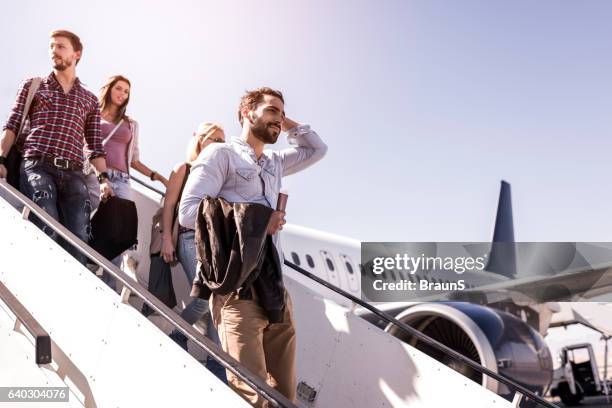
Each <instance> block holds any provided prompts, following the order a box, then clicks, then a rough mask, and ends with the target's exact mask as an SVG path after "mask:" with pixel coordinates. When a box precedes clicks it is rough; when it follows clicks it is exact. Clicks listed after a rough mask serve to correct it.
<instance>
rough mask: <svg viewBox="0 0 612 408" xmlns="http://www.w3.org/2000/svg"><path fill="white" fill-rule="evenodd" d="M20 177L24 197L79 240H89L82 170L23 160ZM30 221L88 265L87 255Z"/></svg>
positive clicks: (87, 210)
mask: <svg viewBox="0 0 612 408" xmlns="http://www.w3.org/2000/svg"><path fill="white" fill-rule="evenodd" d="M20 178H21V180H20V189H21V192H22V193H23V194H24V195H25V196H26V197H28V198H29V199H31V200H32V201H34V203H36V204H38V206H40V207H41V208H42V209H43V210H45V212H46V213H47V214H49V215H50V216H51V217H53V218H54V219H55V220H57V221H59V222H60V224H62V225H63V226H64V227H66V228H67V229H68V230H69V231H70V232H72V233H73V234H74V235H76V236H77V237H78V238H80V239H81V240H83V241H84V242H87V241H88V239H89V233H90V224H89V215H90V213H91V203H90V201H89V194H88V192H87V187H86V186H85V180H84V177H83V173H82V172H81V171H73V170H61V169H58V168H57V167H55V166H53V165H51V164H49V163H47V162H44V161H41V160H38V159H23V161H22V162H21V167H20ZM33 222H34V223H35V224H37V225H39V226H40V227H41V229H42V230H43V231H44V232H45V233H46V234H47V235H49V236H50V237H51V238H53V239H54V240H56V241H58V243H60V245H62V246H63V247H64V248H65V249H66V250H67V251H68V252H69V253H70V254H71V255H72V256H74V257H75V258H76V259H77V260H78V261H79V262H81V263H82V264H85V263H86V262H87V256H85V255H84V254H83V253H81V252H80V251H79V250H77V249H76V248H74V247H73V246H72V245H69V244H68V243H66V242H65V241H64V240H63V239H60V237H58V236H57V233H55V232H54V231H53V230H52V229H51V228H49V227H48V226H47V225H45V224H44V223H42V222H41V221H40V220H38V219H37V218H36V219H34V220H33Z"/></svg>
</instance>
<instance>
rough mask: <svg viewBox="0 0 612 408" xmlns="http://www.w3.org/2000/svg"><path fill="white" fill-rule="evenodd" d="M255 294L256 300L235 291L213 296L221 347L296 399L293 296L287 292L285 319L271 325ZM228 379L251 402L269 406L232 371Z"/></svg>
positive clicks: (212, 303) (270, 383)
mask: <svg viewBox="0 0 612 408" xmlns="http://www.w3.org/2000/svg"><path fill="white" fill-rule="evenodd" d="M253 293H254V296H253V297H254V299H253V300H241V299H238V295H237V294H235V293H232V294H229V295H225V296H219V295H214V294H213V295H212V297H211V299H210V308H211V311H212V316H213V321H214V323H215V326H216V327H217V331H218V332H219V338H220V340H221V346H222V347H223V350H224V351H225V352H226V353H228V354H229V355H230V356H232V357H233V358H235V359H236V360H238V361H239V362H240V363H241V364H242V365H244V366H245V367H246V368H248V369H249V370H250V371H251V372H253V373H254V374H256V375H258V376H259V377H260V378H262V379H264V380H265V381H266V382H267V383H268V384H269V385H270V386H271V387H272V388H274V389H276V390H277V391H279V392H280V393H281V394H283V395H284V396H286V397H287V398H288V399H290V400H291V401H294V402H295V393H296V387H297V384H296V375H295V347H296V337H295V325H294V322H293V304H292V302H291V297H290V296H289V293H287V291H285V313H284V315H283V322H282V323H275V324H270V323H269V322H268V319H267V318H266V315H265V312H264V310H263V309H262V308H261V307H260V306H259V304H258V302H257V298H256V297H255V292H254V291H253ZM227 380H228V382H229V385H230V386H231V387H232V388H233V389H234V391H236V392H237V393H238V394H239V395H240V396H241V397H242V398H244V399H245V400H247V401H248V402H250V403H251V405H253V406H255V407H266V406H267V405H268V404H267V401H266V400H265V399H264V398H262V397H261V396H260V395H259V394H257V393H256V392H255V391H254V390H253V389H252V388H251V387H249V386H248V385H247V384H245V383H244V382H243V381H242V380H241V379H240V378H239V377H236V376H235V375H234V374H233V373H231V372H230V371H229V370H227Z"/></svg>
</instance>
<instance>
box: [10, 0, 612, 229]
mask: <svg viewBox="0 0 612 408" xmlns="http://www.w3.org/2000/svg"><path fill="white" fill-rule="evenodd" d="M610 21H612V2H610V1H608V0H589V1H580V2H577V1H575V2H569V1H549V0H541V1H537V2H534V1H526V0H515V1H512V2H508V1H491V0H479V1H476V0H473V1H470V0H462V1H451V0H447V1H435V0H421V1H408V0H403V1H391V0H386V1H373V0H372V1H360V0H357V1H349V0H342V1H308V2H306V1H299V2H298V1H287V0H282V1H281V0H270V1H246V0H245V1H227V2H220V1H214V2H213V1H206V2H205V1H195V0H194V1H183V0H175V1H164V2H154V1H105V2H99V1H97V2H93V1H62V0H58V1H54V2H43V1H40V2H34V1H20V2H6V3H4V4H3V12H2V14H1V15H0V34H1V35H2V38H3V40H2V42H1V43H0V55H1V56H2V59H3V63H2V68H1V70H2V71H1V72H2V77H1V79H0V114H1V115H2V116H3V117H5V116H6V113H7V112H8V109H9V107H10V105H11V103H12V101H13V99H14V96H15V92H16V90H17V86H18V84H19V83H20V81H21V80H22V79H23V78H25V77H28V76H33V75H37V74H46V73H48V72H50V62H49V58H48V53H47V47H48V33H49V31H51V30H52V29H55V28H66V29H70V30H73V31H75V32H76V33H78V34H79V35H80V36H81V38H82V40H83V42H84V45H85V50H84V55H83V59H82V61H81V63H80V64H79V66H78V70H77V71H78V75H79V77H80V78H81V79H82V80H83V82H85V83H86V84H87V85H88V86H89V87H90V88H91V89H92V90H94V91H95V92H96V93H97V90H98V89H99V88H100V86H101V85H102V83H103V82H104V80H105V79H106V78H107V77H108V76H110V75H112V74H117V73H121V74H124V75H126V76H127V77H128V78H130V79H131V80H132V97H131V103H130V106H129V109H128V113H129V114H131V115H132V116H133V117H134V118H136V119H137V120H138V121H139V122H140V125H141V140H142V146H141V150H142V154H141V156H142V160H143V162H145V163H146V164H149V165H151V166H152V167H153V168H155V169H156V170H158V171H160V172H164V173H168V172H169V171H170V169H171V167H172V165H173V164H174V163H176V162H177V161H180V160H183V157H184V150H185V146H186V142H187V140H188V138H189V137H190V135H191V132H192V131H193V129H194V128H195V126H196V125H197V123H198V122H201V121H209V120H214V121H218V122H221V123H222V124H223V125H224V126H225V128H226V131H227V134H228V135H237V134H238V133H239V126H238V122H237V120H236V107H237V104H238V100H239V98H240V96H241V94H242V93H243V91H244V90H245V89H250V88H254V87H258V86H262V85H267V86H272V87H275V88H278V89H280V90H282V91H283V92H284V93H285V96H286V102H287V104H286V111H287V114H288V116H290V117H292V118H294V119H295V120H297V121H301V122H307V123H310V124H311V125H312V126H313V128H314V129H315V130H317V131H318V133H319V134H320V135H321V137H322V138H323V139H324V140H325V141H326V142H327V143H328V145H329V153H328V155H327V157H326V158H325V159H324V161H322V162H321V163H319V164H317V165H316V166H315V167H313V168H311V169H308V170H306V171H304V172H302V173H300V174H298V175H295V176H292V177H289V178H287V179H286V181H285V185H286V186H287V187H288V188H289V192H290V199H289V205H288V217H287V218H288V220H289V221H290V222H293V223H296V224H300V225H305V226H309V227H313V228H317V229H322V230H325V231H329V232H334V233H338V234H342V235H346V236H349V237H353V238H357V239H362V240H370V241H375V240H379V241H430V240H431V241H444V240H448V241H454V240H456V241H486V240H489V239H490V238H491V235H492V227H493V219H494V214H495V210H496V203H497V195H498V189H499V181H500V180H501V179H502V178H503V179H505V180H507V181H509V182H510V183H512V189H513V190H512V193H513V200H514V220H515V224H516V226H515V229H516V238H517V240H522V241H531V240H542V241H546V240H551V241H564V240H567V241H598V240H601V241H611V240H612V193H611V191H612V180H611V178H612V160H610V157H611V156H612V138H611V137H610V136H611V134H610V133H611V129H612V115H611V114H612V79H611V76H610V74H611V73H612V40H611V39H612V24H610ZM280 146H283V144H282V143H279V147H280Z"/></svg>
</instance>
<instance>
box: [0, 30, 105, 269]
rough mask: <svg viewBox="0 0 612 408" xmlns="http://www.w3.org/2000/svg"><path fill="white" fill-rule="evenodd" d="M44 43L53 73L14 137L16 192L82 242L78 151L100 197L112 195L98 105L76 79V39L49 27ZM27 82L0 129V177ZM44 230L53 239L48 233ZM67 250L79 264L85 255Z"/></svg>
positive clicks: (85, 231) (85, 211) (87, 207)
mask: <svg viewBox="0 0 612 408" xmlns="http://www.w3.org/2000/svg"><path fill="white" fill-rule="evenodd" d="M49 47H50V48H49V54H50V56H51V60H52V62H53V72H52V73H51V74H50V75H49V76H47V77H46V78H42V82H41V83H40V86H39V88H38V90H37V91H36V93H35V95H34V99H33V101H32V105H31V106H30V110H29V112H28V118H29V120H30V127H29V131H28V132H27V133H23V134H22V136H21V137H20V139H19V141H18V144H19V145H20V146H21V147H22V151H23V161H22V163H21V168H20V190H21V192H22V193H23V194H25V195H26V196H27V197H29V198H30V199H31V200H32V201H34V202H35V203H36V204H38V205H39V206H40V207H42V208H43V209H44V210H45V211H46V212H47V213H48V214H49V215H51V216H52V217H53V218H55V219H56V220H58V221H59V222H61V223H62V225H64V226H65V227H66V228H68V230H70V231H71V232H72V233H74V234H75V235H76V236H78V237H79V238H81V239H82V240H83V241H85V242H87V240H88V238H89V217H90V213H91V203H90V201H89V195H88V192H87V187H86V185H85V180H84V176H83V173H82V169H83V151H85V153H86V155H87V158H88V159H89V160H91V164H92V165H93V167H94V168H95V169H96V172H97V174H98V180H99V181H100V195H101V198H102V199H103V200H104V199H106V198H108V197H109V196H110V195H113V191H112V189H111V187H110V183H109V180H108V174H107V173H106V159H105V156H106V154H105V152H104V148H103V146H102V136H101V133H100V109H99V107H98V99H97V98H96V96H95V95H94V94H93V93H91V92H90V91H88V90H87V89H85V88H84V87H83V85H82V84H81V82H80V81H79V79H78V78H77V77H76V65H77V64H78V62H79V60H80V59H81V54H82V52H83V45H82V44H81V40H80V39H79V37H78V36H77V35H75V34H73V33H71V32H69V31H65V30H57V31H53V32H52V33H51V42H50V44H49ZM32 81H33V78H31V79H28V80H26V81H25V82H24V83H23V85H22V86H21V88H20V89H19V91H18V93H17V100H16V101H15V104H14V106H13V108H12V109H11V113H10V114H9V118H8V120H7V122H6V124H5V125H4V128H3V133H2V139H1V141H0V178H6V173H7V169H6V167H5V166H4V164H5V161H6V156H7V155H8V152H9V150H10V149H11V147H12V146H13V144H14V143H15V141H16V136H17V134H18V132H19V131H20V129H19V128H20V125H21V123H22V118H23V111H24V105H25V102H26V98H27V95H28V90H29V89H30V86H31V84H32ZM84 148H85V149H84ZM43 230H45V227H43ZM47 232H48V233H49V235H50V236H52V237H53V238H57V237H56V234H54V233H53V232H52V231H50V230H48V231H47ZM67 249H68V250H69V252H71V253H72V254H73V255H74V256H75V257H76V258H77V259H79V260H80V261H81V262H83V263H85V261H86V259H87V258H86V256H85V255H83V254H81V253H80V252H79V251H76V250H73V249H72V248H67Z"/></svg>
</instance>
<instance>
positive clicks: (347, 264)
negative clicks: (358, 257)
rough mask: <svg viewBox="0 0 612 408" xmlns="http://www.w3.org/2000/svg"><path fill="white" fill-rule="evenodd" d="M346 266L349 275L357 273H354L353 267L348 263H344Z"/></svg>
mask: <svg viewBox="0 0 612 408" xmlns="http://www.w3.org/2000/svg"><path fill="white" fill-rule="evenodd" d="M344 264H345V265H346V270H347V271H348V273H350V274H351V275H352V274H354V273H355V271H353V266H352V265H351V264H350V263H349V262H348V261H346V262H344Z"/></svg>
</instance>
